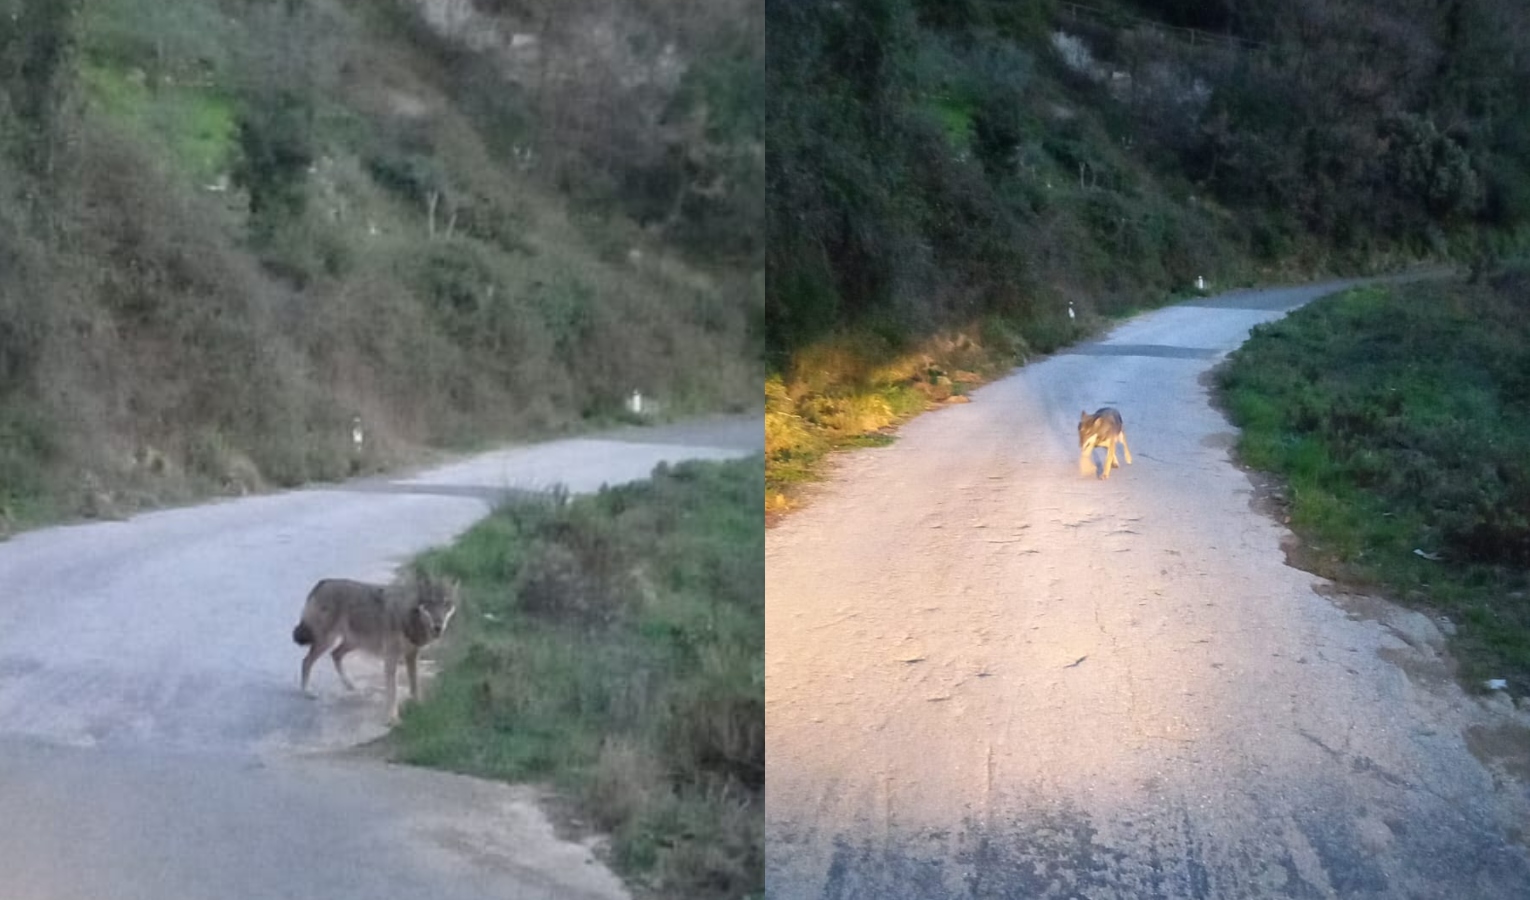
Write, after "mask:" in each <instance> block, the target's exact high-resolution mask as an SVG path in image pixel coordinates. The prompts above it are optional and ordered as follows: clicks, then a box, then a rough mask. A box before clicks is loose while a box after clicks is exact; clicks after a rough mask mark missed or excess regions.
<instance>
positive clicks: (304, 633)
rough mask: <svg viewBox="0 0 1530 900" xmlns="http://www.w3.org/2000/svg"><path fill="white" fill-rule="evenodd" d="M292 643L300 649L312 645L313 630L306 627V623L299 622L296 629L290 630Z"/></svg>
mask: <svg viewBox="0 0 1530 900" xmlns="http://www.w3.org/2000/svg"><path fill="white" fill-rule="evenodd" d="M292 642H293V643H294V644H297V645H298V646H300V647H306V646H308V645H309V644H312V643H313V629H312V628H309V627H308V623H307V622H299V623H297V627H296V628H294V629H292Z"/></svg>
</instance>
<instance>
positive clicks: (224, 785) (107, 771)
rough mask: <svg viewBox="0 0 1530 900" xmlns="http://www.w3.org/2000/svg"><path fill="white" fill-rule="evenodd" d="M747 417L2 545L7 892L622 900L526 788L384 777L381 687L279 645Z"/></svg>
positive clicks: (712, 438) (744, 449)
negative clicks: (536, 509) (377, 740)
mask: <svg viewBox="0 0 1530 900" xmlns="http://www.w3.org/2000/svg"><path fill="white" fill-rule="evenodd" d="M763 440H764V438H763V431H762V428H761V424H760V418H759V416H757V415H756V416H739V417H729V418H718V419H711V420H705V421H698V422H692V423H687V424H683V425H677V426H668V427H664V428H652V429H625V430H621V431H617V432H611V433H608V434H603V435H595V436H591V437H586V438H579V439H572V440H562V441H556V442H551V443H546V444H538V445H531V446H525V447H519V448H515V449H510V450H504V451H500V452H495V453H489V454H485V455H482V456H476V457H472V458H468V459H464V460H461V461H459V462H456V463H453V464H450V465H446V466H442V467H439V468H436V469H432V470H429V471H424V472H419V473H415V474H412V475H409V476H401V477H397V478H392V479H372V480H366V481H358V482H349V483H346V484H340V485H328V486H319V487H313V488H308V489H304V490H298V491H290V492H287V493H281V494H272V495H266V496H260V497H251V498H246V499H241V500H234V501H227V502H221V503H214V504H210V505H206V506H197V507H188V508H183V509H174V510H167V511H162V512H155V513H150V514H147V515H142V516H138V517H136V518H134V519H131V520H129V521H124V522H102V523H94V524H88V525H79V526H72V527H62V528H51V529H45V530H40V531H34V532H30V533H26V534H23V535H20V536H18V537H16V538H14V539H12V540H10V541H8V542H6V543H4V544H0V623H3V626H4V627H3V628H0V896H4V897H7V898H18V900H30V898H46V900H74V898H80V900H84V898H101V897H112V898H114V900H115V898H120V900H127V898H145V900H148V898H155V900H175V898H187V900H191V898H207V897H240V898H260V897H294V898H297V897H302V898H308V897H325V898H369V900H373V898H390V897H398V898H411V900H418V898H421V897H432V898H451V900H457V898H461V900H470V898H471V900H479V898H491V897H492V898H505V897H515V898H525V900H544V898H545V900H565V898H566V900H608V898H621V897H625V896H626V892H625V890H624V889H623V887H622V885H621V884H620V882H619V881H618V880H617V879H616V878H615V877H614V876H613V875H612V874H611V873H610V872H609V871H607V870H606V869H605V868H604V867H603V866H601V865H600V864H599V863H598V862H597V861H596V859H595V857H594V855H593V853H592V849H591V846H590V845H588V844H584V843H574V842H568V841H565V840H562V839H560V838H559V837H558V836H557V835H555V834H554V831H553V828H552V826H551V824H550V823H549V822H548V820H547V818H546V817H545V816H544V815H543V814H542V812H541V811H540V809H539V807H538V804H537V795H536V792H535V791H534V790H532V789H530V788H525V787H515V786H509V785H499V784H492V783H487V782H481V781H477V780H474V779H469V778H463V777H460V776H454V775H449V774H443V773H436V772H428V771H423V770H414V769H410V768H407V767H399V766H389V765H385V764H383V763H380V762H377V761H375V760H367V759H364V758H359V756H358V755H357V754H334V753H326V752H323V751H330V750H338V749H342V748H348V747H353V746H355V745H357V744H360V743H363V742H365V741H368V740H370V739H372V738H374V737H377V736H378V735H380V734H382V733H383V730H384V729H383V718H384V715H385V714H384V711H383V709H382V700H381V697H380V692H381V671H380V670H381V666H380V665H379V664H377V663H376V662H375V661H373V660H366V659H363V660H358V662H357V664H355V665H353V666H350V667H349V669H350V671H351V672H352V676H353V678H354V679H355V680H356V681H357V682H358V683H359V684H360V686H361V687H362V691H360V692H359V693H358V694H355V695H347V694H346V693H345V692H344V691H343V690H342V689H341V688H340V686H339V684H338V682H337V679H335V677H334V672H333V670H332V669H330V668H327V667H321V668H318V669H316V670H315V676H314V687H315V689H316V690H317V691H318V692H319V694H320V696H321V699H320V700H318V701H317V702H315V701H312V700H308V699H306V698H304V697H303V696H302V695H301V694H300V693H299V692H298V689H297V675H298V662H299V660H300V659H301V656H302V654H301V652H300V650H299V648H298V647H296V646H294V645H293V644H292V641H291V630H292V626H293V624H294V623H295V622H296V620H297V614H298V611H299V609H300V608H301V606H302V602H303V598H304V596H305V595H306V593H307V591H308V589H309V588H310V587H311V586H312V585H313V583H314V582H315V581H317V580H318V579H319V578H322V577H327V576H341V577H352V578H361V579H376V580H386V579H388V578H390V577H391V575H392V571H393V569H394V568H395V567H396V566H397V565H398V564H400V563H402V562H403V561H405V560H406V559H408V558H409V557H411V556H413V555H414V554H416V553H418V552H419V551H421V550H423V549H425V548H427V547H430V546H432V545H436V544H440V543H443V542H446V541H448V540H450V539H451V538H452V537H453V536H455V535H456V534H458V533H460V532H461V531H463V530H464V529H466V528H467V527H468V526H470V525H471V524H472V523H473V522H475V521H477V520H478V519H480V518H481V517H483V516H484V515H485V514H486V513H487V512H488V510H489V509H490V508H491V506H492V504H493V503H494V502H495V501H496V500H497V499H499V498H500V497H503V496H505V495H507V494H510V493H514V492H515V491H518V490H528V489H540V488H546V487H550V486H552V485H553V484H557V483H562V484H565V485H567V486H568V488H569V489H570V490H572V491H575V492H582V491H590V490H594V489H596V488H598V487H599V486H600V485H601V484H602V483H612V484H615V483H620V482H625V481H630V480H635V479H641V478H646V477H647V476H648V474H649V473H650V472H651V470H652V469H653V467H654V466H655V465H656V464H658V463H659V462H661V461H679V460H683V459H693V458H707V459H722V458H731V457H738V456H744V455H749V454H752V453H758V452H760V451H761V449H762V448H763Z"/></svg>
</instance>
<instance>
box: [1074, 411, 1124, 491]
mask: <svg viewBox="0 0 1530 900" xmlns="http://www.w3.org/2000/svg"><path fill="white" fill-rule="evenodd" d="M1118 443H1119V444H1120V445H1121V449H1122V450H1125V451H1126V463H1127V465H1131V462H1132V448H1130V447H1128V446H1126V431H1125V430H1124V429H1123V428H1122V426H1121V414H1120V413H1119V412H1116V411H1115V410H1114V409H1112V408H1110V407H1109V406H1105V407H1101V408H1100V410H1099V411H1097V412H1096V413H1095V414H1094V415H1092V416H1091V415H1090V414H1088V413H1086V412H1082V411H1080V412H1079V414H1078V469H1079V471H1080V472H1088V471H1090V470H1091V469H1093V468H1094V459H1093V458H1092V455H1093V452H1094V448H1096V447H1104V448H1105V474H1104V475H1102V476H1100V477H1102V478H1109V477H1110V467H1111V466H1112V465H1115V466H1119V465H1120V464H1121V463H1120V462H1119V461H1117V459H1116V444H1118Z"/></svg>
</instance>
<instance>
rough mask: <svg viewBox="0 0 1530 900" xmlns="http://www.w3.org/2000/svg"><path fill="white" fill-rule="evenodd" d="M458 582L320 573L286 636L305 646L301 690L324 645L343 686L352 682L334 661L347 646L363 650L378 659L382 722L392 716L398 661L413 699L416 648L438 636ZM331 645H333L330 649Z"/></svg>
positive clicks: (454, 601)
mask: <svg viewBox="0 0 1530 900" xmlns="http://www.w3.org/2000/svg"><path fill="white" fill-rule="evenodd" d="M458 591H459V587H458V584H457V582H455V581H438V580H435V579H432V578H431V577H429V576H427V575H424V574H420V575H417V576H414V577H411V578H408V579H406V580H405V581H404V582H403V583H402V584H395V585H388V586H386V587H385V586H382V585H376V584H364V583H362V582H360V581H351V580H349V579H345V578H326V579H324V580H322V581H320V582H319V583H318V584H316V585H314V586H313V590H311V591H309V592H308V600H307V601H306V602H305V603H304V604H303V614H302V616H301V617H300V618H299V619H298V623H297V627H296V628H293V629H292V640H293V642H295V643H296V644H297V645H298V646H300V647H307V648H308V655H307V656H305V657H303V677H302V680H301V682H300V684H301V687H302V690H303V693H304V694H307V695H308V696H309V697H313V696H316V695H315V694H314V693H313V692H312V691H310V690H309V689H308V674H309V672H310V671H311V670H312V669H313V664H314V662H315V661H316V660H318V658H319V657H320V656H323V655H324V652H325V651H326V650H328V651H330V653H329V658H330V659H332V660H334V662H335V671H336V672H337V673H339V675H340V681H341V682H342V683H343V684H344V685H345V687H346V689H347V690H352V691H354V690H355V689H356V685H354V684H352V683H351V680H350V679H349V678H347V677H346V675H345V669H344V668H342V667H341V665H340V663H341V661H342V660H343V659H345V655H346V654H347V653H350V652H351V651H352V650H364V651H366V652H367V653H370V654H372V655H373V656H377V657H381V658H382V661H383V677H384V679H385V680H386V681H387V684H388V722H389V723H390V724H393V723H397V722H398V684H397V682H398V663H399V660H400V659H402V660H403V661H404V665H405V667H406V668H407V669H408V671H409V696H410V698H411V699H414V700H418V699H419V696H420V691H419V682H418V680H417V675H416V671H415V669H416V664H417V662H418V660H419V655H420V648H422V647H424V646H425V645H427V644H429V643H431V642H432V641H435V640H436V639H438V638H440V637H441V635H442V634H443V633H444V632H445V631H446V625H447V623H448V622H450V621H451V620H452V616H453V615H455V614H456V612H457V596H458ZM331 648H333V649H331Z"/></svg>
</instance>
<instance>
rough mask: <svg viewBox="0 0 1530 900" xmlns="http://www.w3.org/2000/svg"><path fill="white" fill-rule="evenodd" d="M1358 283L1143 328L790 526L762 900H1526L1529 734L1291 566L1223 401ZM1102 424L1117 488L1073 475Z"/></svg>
mask: <svg viewBox="0 0 1530 900" xmlns="http://www.w3.org/2000/svg"><path fill="white" fill-rule="evenodd" d="M1339 286H1342V285H1339V284H1330V285H1322V286H1308V287H1302V288H1286V289H1272V290H1262V291H1246V292H1238V293H1234V294H1227V295H1222V296H1220V297H1216V298H1211V299H1208V300H1201V301H1195V302H1192V303H1187V304H1184V305H1181V306H1176V307H1172V308H1168V309H1164V310H1160V311H1157V312H1154V313H1150V314H1146V315H1143V316H1139V317H1137V318H1135V319H1133V320H1131V321H1130V322H1127V323H1125V324H1123V325H1121V326H1120V327H1119V328H1117V329H1116V330H1115V331H1114V332H1113V333H1111V334H1110V335H1109V336H1107V337H1106V338H1104V339H1103V340H1101V341H1098V342H1095V343H1091V344H1086V345H1081V346H1078V347H1075V348H1072V349H1071V350H1069V351H1067V352H1064V353H1062V354H1059V355H1057V356H1055V357H1053V358H1050V359H1047V360H1044V361H1041V362H1038V363H1035V364H1032V365H1030V366H1027V367H1026V368H1024V369H1022V370H1020V371H1018V372H1017V373H1015V374H1013V375H1012V376H1010V377H1008V378H1006V379H1004V380H1002V381H999V382H996V383H994V384H991V385H988V386H986V387H984V388H982V389H981V390H978V391H976V392H975V393H974V395H973V402H972V403H971V404H968V405H962V406H952V407H949V408H946V409H942V410H939V411H936V412H933V413H930V414H928V415H925V416H923V417H921V418H919V419H916V420H914V421H913V422H911V423H910V424H909V425H907V426H906V427H904V428H903V430H902V433H901V437H900V438H899V440H898V441H897V442H896V443H895V444H893V445H891V446H889V447H886V448H881V449H874V450H865V451H858V452H855V453H852V454H848V455H846V456H844V457H843V458H842V459H841V460H840V463H839V465H838V467H837V470H836V472H835V474H834V475H833V477H832V480H831V481H830V482H829V483H828V484H826V485H825V486H824V487H823V488H822V490H821V491H819V492H818V493H817V495H816V496H815V497H814V498H813V499H812V500H810V502H809V504H808V505H807V507H806V508H805V509H803V510H801V511H799V512H797V513H795V514H793V515H792V516H789V517H788V518H787V519H786V520H785V521H784V522H783V523H782V524H781V525H780V526H778V527H777V528H775V529H772V531H771V532H770V533H769V535H768V537H767V541H766V571H767V580H766V723H767V736H768V737H767V741H768V743H767V760H768V770H767V776H766V785H767V794H766V810H767V812H766V816H767V831H766V834H767V842H768V854H767V893H768V896H769V897H771V898H772V900H797V898H824V900H829V898H833V900H841V898H865V900H873V898H875V900H945V898H957V897H962V898H999V897H1003V898H1017V900H1019V898H1026V900H1028V898H1089V900H1106V898H1120V900H1137V898H1143V900H1145V898H1173V900H1178V898H1207V900H1232V898H1245V897H1246V898H1303V900H1305V898H1329V897H1341V898H1419V900H1425V898H1428V900H1442V898H1455V897H1460V898H1468V897H1470V898H1475V900H1511V898H1515V900H1524V898H1526V897H1530V852H1527V848H1526V844H1525V841H1526V840H1527V834H1526V829H1527V823H1530V797H1527V793H1526V787H1525V783H1524V782H1523V781H1521V780H1519V777H1525V776H1530V771H1527V768H1530V755H1527V754H1526V750H1525V748H1526V747H1527V746H1530V744H1527V742H1526V740H1525V736H1526V735H1527V734H1530V732H1527V731H1525V730H1524V725H1525V714H1524V713H1515V712H1513V711H1512V710H1503V709H1502V708H1497V709H1490V708H1488V707H1487V706H1485V705H1483V704H1481V703H1479V702H1478V701H1476V700H1474V699H1472V698H1469V697H1467V696H1465V695H1464V694H1463V693H1462V691H1461V690H1460V689H1459V688H1458V687H1457V686H1456V685H1455V684H1454V683H1453V682H1451V681H1450V679H1449V677H1448V674H1447V670H1446V665H1445V662H1444V661H1443V658H1442V657H1441V656H1440V653H1439V651H1440V648H1441V647H1442V646H1443V637H1442V635H1441V634H1440V631H1439V630H1438V628H1437V627H1436V624H1435V623H1434V622H1433V621H1432V620H1430V619H1429V618H1427V617H1425V616H1422V615H1418V614H1412V613H1408V612H1406V611H1403V610H1400V609H1397V608H1394V607H1392V606H1390V605H1388V604H1385V603H1382V602H1380V601H1374V600H1365V599H1362V598H1345V597H1342V596H1340V597H1335V596H1330V595H1332V594H1334V592H1333V591H1330V590H1328V589H1327V586H1326V585H1325V584H1324V583H1323V582H1322V580H1321V579H1318V578H1316V577H1315V576H1312V575H1310V574H1307V573H1304V572H1302V571H1299V570H1297V569H1294V568H1290V567H1288V566H1286V565H1285V562H1284V555H1283V553H1282V547H1281V542H1282V539H1283V538H1284V537H1286V536H1287V531H1286V529H1285V528H1284V527H1283V526H1281V525H1279V524H1277V523H1276V522H1274V521H1272V519H1271V518H1269V517H1268V516H1266V515H1264V514H1262V513H1260V512H1259V511H1257V510H1256V509H1254V508H1252V504H1251V499H1252V498H1253V493H1254V491H1253V487H1252V485H1251V483H1250V480H1249V478H1248V477H1247V476H1246V475H1245V474H1244V473H1242V472H1241V471H1240V470H1239V469H1237V468H1236V467H1235V466H1234V465H1233V464H1232V463H1231V462H1230V461H1229V449H1230V448H1231V446H1232V444H1233V442H1234V438H1235V435H1234V433H1233V429H1232V428H1231V426H1230V425H1229V424H1228V423H1227V421H1226V420H1225V419H1224V418H1223V416H1222V415H1221V414H1220V413H1218V412H1217V411H1215V410H1214V409H1213V408H1212V407H1211V406H1210V405H1209V401H1208V389H1207V387H1206V386H1205V378H1204V376H1205V373H1206V372H1207V371H1208V370H1209V369H1210V368H1211V367H1212V366H1213V365H1214V364H1215V363H1216V362H1217V361H1218V360H1220V359H1221V358H1222V357H1223V356H1224V355H1225V353H1226V352H1227V351H1230V350H1232V349H1234V348H1235V347H1237V346H1238V345H1239V344H1240V343H1242V342H1243V341H1244V340H1245V339H1246V337H1247V335H1248V331H1249V329H1250V328H1251V327H1252V326H1254V325H1256V324H1258V323H1261V322H1266V321H1270V320H1273V319H1276V318H1279V317H1280V316H1282V315H1284V314H1285V313H1286V312H1287V311H1289V310H1290V309H1292V308H1295V307H1296V306H1299V305H1300V304H1302V303H1305V302H1307V301H1309V300H1311V299H1313V298H1315V297H1318V296H1321V295H1323V294H1325V293H1328V292H1331V291H1333V290H1335V289H1336V288H1337V287H1339ZM1104 405H1113V406H1116V407H1118V408H1119V409H1120V410H1121V412H1122V414H1123V417H1124V419H1125V425H1126V434H1127V437H1128V441H1129V443H1130V446H1131V450H1132V453H1133V455H1134V457H1135V460H1136V462H1135V464H1134V465H1131V466H1123V467H1122V468H1121V469H1119V470H1117V471H1116V472H1114V473H1112V475H1111V478H1110V480H1108V481H1100V480H1096V479H1094V478H1092V477H1087V476H1083V475H1081V474H1080V472H1079V470H1078V467H1077V424H1078V417H1079V412H1080V410H1081V409H1088V410H1089V411H1091V412H1092V411H1093V410H1094V409H1096V408H1097V407H1100V406H1104ZM1473 749H1475V750H1477V751H1478V752H1479V753H1481V754H1482V759H1479V758H1478V756H1476V755H1474V753H1473ZM1516 775H1517V776H1519V777H1516Z"/></svg>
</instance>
